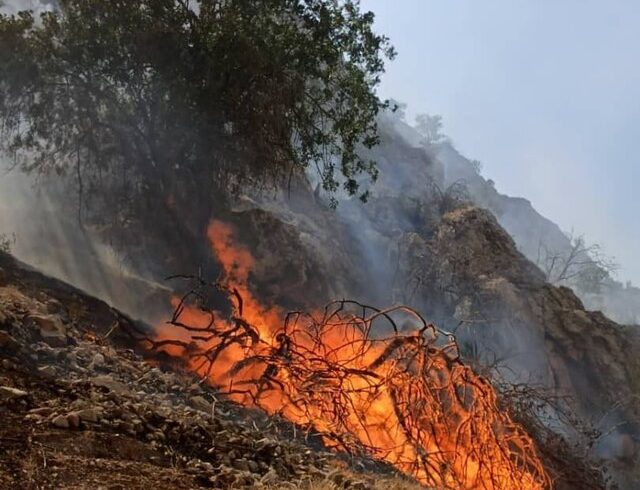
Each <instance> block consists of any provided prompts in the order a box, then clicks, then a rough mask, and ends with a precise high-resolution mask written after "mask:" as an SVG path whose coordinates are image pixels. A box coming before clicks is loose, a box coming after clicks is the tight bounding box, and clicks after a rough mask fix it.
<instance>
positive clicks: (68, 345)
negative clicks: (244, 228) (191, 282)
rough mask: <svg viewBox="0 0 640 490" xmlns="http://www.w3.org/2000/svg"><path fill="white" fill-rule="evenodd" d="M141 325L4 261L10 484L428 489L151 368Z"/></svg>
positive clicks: (1, 284)
mask: <svg viewBox="0 0 640 490" xmlns="http://www.w3.org/2000/svg"><path fill="white" fill-rule="evenodd" d="M132 326H133V322H132V320H130V319H129V318H127V317H125V316H123V315H122V314H120V313H119V312H117V311H116V310H114V309H112V308H111V307H109V306H108V305H106V304H105V303H103V302H101V301H99V300H96V299H94V298H91V297H89V296H86V295H85V294H83V293H81V292H80V291H79V290H76V289H74V288H72V287H70V286H68V285H66V284H64V283H61V282H59V281H56V280H53V279H50V278H47V277H46V276H43V275H41V274H39V273H37V272H35V271H32V270H30V269H28V268H26V267H25V266H23V265H22V264H19V263H18V262H16V261H15V260H14V259H12V258H11V257H9V256H8V255H6V254H2V253H0V445H1V447H2V451H0V487H1V488H24V489H36V488H38V489H45V488H51V489H54V488H55V489H98V488H99V489H124V488H126V489H130V488H131V489H133V488H152V487H158V488H176V489H193V488H265V489H266V488H269V489H277V488H310V489H318V490H320V489H332V488H352V489H368V488H371V489H373V488H396V489H398V490H401V489H410V488H417V486H415V485H414V484H412V483H411V482H408V481H405V480H403V479H401V478H399V477H397V476H394V475H393V473H392V472H390V470H389V469H388V468H385V467H383V466H380V465H375V464H373V463H372V462H367V461H365V460H356V459H351V460H341V459H339V458H337V457H336V456H334V455H331V454H328V453H326V452H324V451H323V450H322V447H321V446H320V445H319V443H318V442H313V440H312V438H309V435H308V434H307V435H305V434H300V432H297V433H296V429H295V427H293V426H291V424H287V423H285V422H283V421H281V420H277V419H274V418H268V417H265V416H263V415H262V414H260V413H257V412H255V411H253V412H252V411H248V410H243V409H241V408H239V407H237V406H235V405H233V404H231V403H228V402H226V401H224V400H223V399H220V398H219V397H218V396H217V395H216V393H215V392H214V390H212V389H211V388H209V387H207V386H206V385H203V384H202V383H200V382H199V380H198V379H197V378H194V377H193V376H191V375H188V374H180V373H179V372H173V371H165V370H163V369H162V368H161V367H160V366H159V365H157V362H151V363H149V362H145V361H144V360H143V359H142V358H141V356H140V354H139V353H136V352H134V350H133V348H135V344H133V343H132V342H131V340H130V338H129V337H128V335H127V334H126V332H127V331H129V329H130V328H132ZM136 328H145V327H144V326H143V325H140V324H138V325H137V327H136ZM154 364H155V366H154ZM365 468H366V470H367V472H366V473H364V469H365Z"/></svg>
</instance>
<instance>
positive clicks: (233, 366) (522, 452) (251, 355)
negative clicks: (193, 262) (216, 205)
mask: <svg viewBox="0 0 640 490" xmlns="http://www.w3.org/2000/svg"><path fill="white" fill-rule="evenodd" d="M208 236H209V239H210V241H211V244H212V247H213V250H214V252H215V254H216V256H217V257H218V259H219V260H220V262H221V264H222V266H223V270H224V277H223V278H222V280H221V281H219V282H217V283H214V284H208V283H206V282H205V281H203V280H201V279H198V280H197V285H196V287H195V288H194V289H193V290H191V291H190V292H189V293H187V294H186V295H184V296H183V297H182V298H175V299H174V307H175V312H174V315H173V318H172V319H171V320H170V321H169V322H168V323H167V324H165V325H162V326H159V327H158V329H157V332H156V334H155V337H154V338H145V339H144V340H143V341H144V342H145V344H146V345H147V347H149V348H151V349H155V350H158V351H162V352H165V353H167V354H169V355H171V356H174V357H176V358H180V359H182V360H184V362H185V363H186V365H187V366H188V367H189V369H191V370H193V371H195V372H197V373H198V374H199V375H201V376H203V377H204V378H206V379H208V380H209V381H210V382H211V383H212V384H214V385H215V386H217V387H218V388H219V389H220V390H221V391H222V392H224V393H226V394H227V396H228V397H229V398H231V399H232V400H234V401H236V402H238V403H241V404H243V405H245V406H251V407H259V408H262V409H264V410H265V411H267V412H268V413H271V414H279V415H281V416H283V417H285V418H286V419H288V420H290V421H292V422H294V423H296V424H298V425H299V426H302V427H304V428H306V429H308V430H309V431H314V432H315V433H317V434H318V435H319V436H320V437H321V438H322V440H323V441H324V443H325V444H326V446H328V447H330V448H332V449H335V450H337V451H344V452H348V453H354V452H361V451H364V452H365V453H366V454H368V455H369V456H371V457H373V458H376V459H380V460H384V461H387V462H389V463H391V464H392V465H394V466H395V467H396V468H398V469H399V470H401V471H403V472H405V473H407V474H409V475H412V476H414V477H415V478H416V479H417V480H419V481H420V482H421V483H423V484H425V485H431V486H437V487H440V488H442V487H444V488H455V489H459V488H467V489H471V488H474V489H475V488H482V489H512V488H522V489H542V488H548V487H550V480H549V477H548V476H547V474H546V472H545V470H544V468H543V466H542V464H541V462H540V459H539V457H538V455H537V451H536V448H535V445H534V443H533V441H532V440H531V438H530V437H529V436H528V435H527V434H526V433H525V432H524V430H523V429H522V428H520V427H519V426H518V425H517V424H515V423H514V422H513V421H512V420H511V419H510V417H509V416H508V415H507V414H506V413H505V412H504V411H501V410H500V409H499V408H498V405H497V400H496V394H495V391H494V390H493V388H492V386H491V385H490V383H489V382H488V381H486V380H485V379H483V378H482V377H479V376H477V375H476V374H475V373H474V372H473V371H472V370H471V369H470V368H469V367H467V366H465V365H464V364H463V363H462V362H461V361H460V359H459V357H458V348H457V344H456V343H455V339H454V338H453V337H452V336H450V335H449V334H446V333H444V332H441V331H439V330H438V329H437V328H436V327H435V326H434V325H432V324H429V323H428V322H426V321H425V320H424V319H423V318H422V317H421V316H420V315H419V314H418V313H417V312H416V311H414V310H412V309H410V308H407V307H393V308H390V309H387V310H378V309H376V308H372V307H369V306H366V305H362V304H360V303H357V302H354V301H346V300H342V301H337V302H333V303H331V304H329V305H328V306H326V307H325V308H324V309H323V310H319V311H316V312H314V313H303V312H291V313H288V314H285V313H284V312H283V311H281V310H280V309H278V308H276V307H264V306H263V305H262V304H260V302H259V301H258V300H257V299H256V298H255V297H254V296H253V294H252V293H251V291H250V290H249V288H248V279H249V274H250V271H251V268H252V266H253V258H252V256H251V254H250V252H249V251H248V250H247V249H246V248H244V247H242V246H238V245H236V244H235V243H234V239H233V230H232V229H231V228H230V227H229V226H228V225H225V224H224V223H221V222H219V221H214V222H212V223H211V225H210V227H209V233H208ZM209 288H215V289H217V290H218V291H221V292H222V293H224V295H225V296H226V297H227V298H229V300H230V303H231V305H232V307H231V313H230V314H227V315H224V314H221V313H219V312H216V311H211V310H207V309H204V308H201V306H202V305H204V304H205V299H206V294H207V293H208V291H207V290H208V289H209Z"/></svg>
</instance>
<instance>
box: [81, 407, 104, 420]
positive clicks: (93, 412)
mask: <svg viewBox="0 0 640 490" xmlns="http://www.w3.org/2000/svg"><path fill="white" fill-rule="evenodd" d="M74 413H75V414H76V415H77V416H78V417H79V418H80V420H82V421H83V422H92V423H97V422H98V421H99V420H100V419H101V418H102V414H103V412H102V409H100V408H96V407H92V408H85V409H83V410H78V411H77V412H74Z"/></svg>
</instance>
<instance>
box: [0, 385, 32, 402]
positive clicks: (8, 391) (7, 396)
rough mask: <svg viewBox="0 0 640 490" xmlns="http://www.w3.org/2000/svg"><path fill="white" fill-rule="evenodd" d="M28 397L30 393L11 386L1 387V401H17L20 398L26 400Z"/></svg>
mask: <svg viewBox="0 0 640 490" xmlns="http://www.w3.org/2000/svg"><path fill="white" fill-rule="evenodd" d="M28 395H29V393H27V392H26V391H22V390H19V389H17V388H12V387H10V386H0V400H15V399H18V398H24V397H26V396H28Z"/></svg>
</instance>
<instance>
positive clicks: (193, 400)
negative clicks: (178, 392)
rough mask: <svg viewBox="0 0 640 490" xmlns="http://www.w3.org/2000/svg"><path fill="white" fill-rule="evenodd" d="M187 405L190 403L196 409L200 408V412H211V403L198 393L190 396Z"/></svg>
mask: <svg viewBox="0 0 640 490" xmlns="http://www.w3.org/2000/svg"><path fill="white" fill-rule="evenodd" d="M189 405H191V406H192V407H193V408H195V409H196V410H200V411H201V412H206V413H209V412H211V403H210V402H208V401H207V400H205V399H204V398H203V397H202V396H200V395H195V396H192V397H190V398H189Z"/></svg>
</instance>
